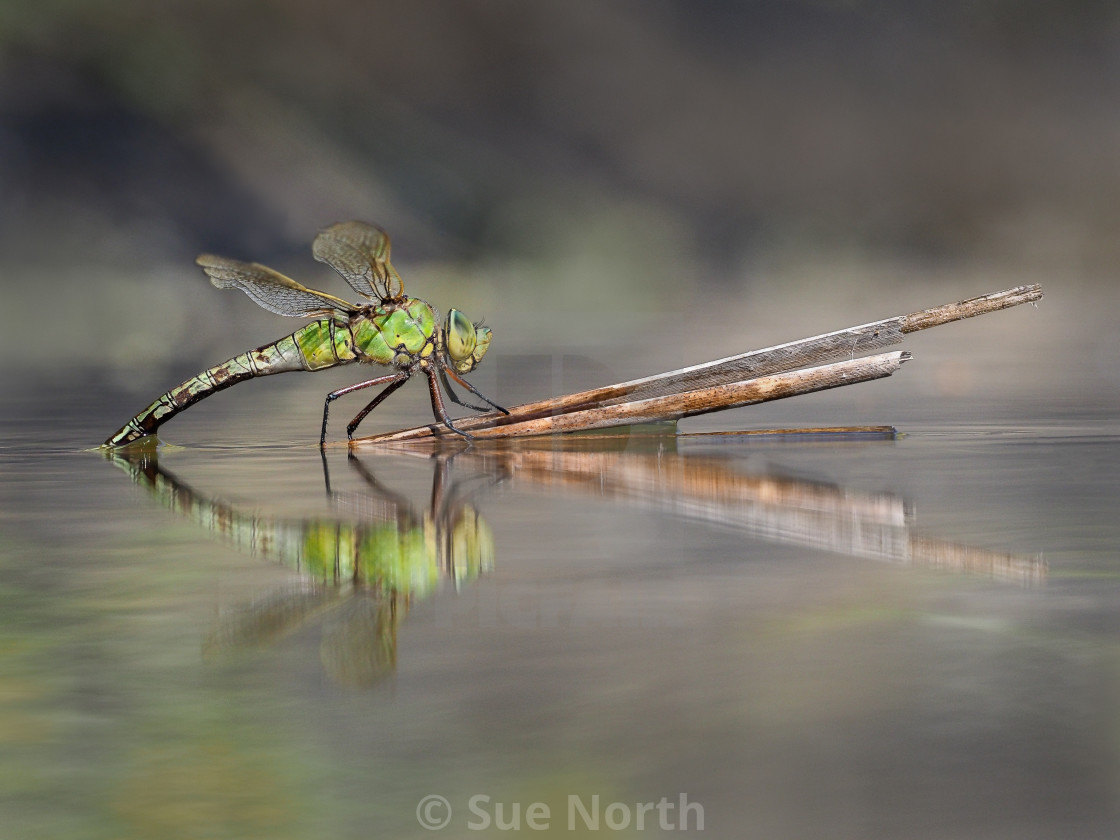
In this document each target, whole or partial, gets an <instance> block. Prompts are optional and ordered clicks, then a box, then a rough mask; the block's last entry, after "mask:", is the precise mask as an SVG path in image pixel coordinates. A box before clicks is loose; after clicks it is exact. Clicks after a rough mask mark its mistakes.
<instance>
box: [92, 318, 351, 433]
mask: <svg viewBox="0 0 1120 840" xmlns="http://www.w3.org/2000/svg"><path fill="white" fill-rule="evenodd" d="M357 358H358V356H357V355H356V353H355V351H354V336H353V334H352V333H351V332H350V327H349V325H348V324H347V323H346V322H345V321H341V320H335V319H333V318H324V319H322V320H319V321H313V322H312V323H310V324H308V325H307V326H305V327H302V328H300V329H298V330H296V331H295V332H294V333H292V334H291V335H288V336H285V337H284V338H282V339H280V340H279V341H274V342H272V343H271V344H265V345H264V346H262V347H258V348H256V349H255V350H249V351H246V352H245V353H241V354H240V355H238V356H234V357H233V358H232V359H229V360H228V361H225V362H222V363H221V364H220V365H214V367H212V368H207V369H206V370H204V371H203V372H202V373H200V374H198V376H192V377H191V378H190V379H188V380H187V381H186V382H183V383H182V384H181V385H177V386H176V387H174V388H172V389H171V390H170V391H168V392H167V393H166V394H163V395H162V396H161V397H160V398H159V399H157V400H156V401H155V402H154V403H152V404H151V405H149V406H148V407H147V408H145V409H144V410H143V411H141V412H140V413H139V414H137V415H136V416H135V417H133V418H132V419H131V420H129V421H128V422H127V423H126V424H125V425H124V426H122V427H121V428H120V429H119V430H117V432H116V434H114V435H112V436H111V437H110V438H109V439H108V440H106V441H105V445H106V446H123V445H124V444H126V443H131V442H132V441H134V440H139V439H140V438H142V437H145V436H146V435H150V434H153V433H155V431H156V430H157V429H158V428H159V427H160V426H162V425H163V424H164V423H166V422H167V421H168V420H170V419H171V418H172V417H174V416H175V415H176V414H178V413H179V412H180V411H183V410H184V409H186V408H189V407H190V406H192V405H194V404H195V403H196V402H198V401H199V400H202V399H205V398H206V397H208V396H210V395H211V394H214V393H217V392H218V391H223V390H225V389H226V388H229V387H230V386H232V385H236V384H237V383H238V382H243V381H244V380H246V379H252V378H254V377H257V376H270V375H272V374H274V373H287V372H289V371H295V370H320V369H321V368H327V367H334V366H335V365H340V364H347V363H349V362H353V361H356V360H357Z"/></svg>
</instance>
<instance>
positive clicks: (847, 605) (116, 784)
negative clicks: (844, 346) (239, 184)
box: [0, 403, 1120, 838]
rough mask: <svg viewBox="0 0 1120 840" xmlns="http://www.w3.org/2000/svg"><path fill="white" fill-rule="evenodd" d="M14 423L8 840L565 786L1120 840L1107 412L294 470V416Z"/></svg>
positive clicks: (940, 832)
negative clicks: (155, 427) (144, 433)
mask: <svg viewBox="0 0 1120 840" xmlns="http://www.w3.org/2000/svg"><path fill="white" fill-rule="evenodd" d="M230 405H233V403H230ZM313 413H314V412H313V411H311V410H310V409H309V410H308V412H307V416H308V417H310V416H311V414H313ZM402 419H404V420H405V422H407V418H402ZM17 421H19V414H18V412H13V413H12V414H10V415H9V417H8V422H7V424H6V426H5V441H4V449H3V453H2V456H0V458H2V460H0V469H2V471H3V478H4V480H3V482H2V483H0V494H2V500H0V511H2V513H0V779H2V784H0V791H2V793H0V796H2V800H0V811H2V813H3V819H4V824H5V826H6V829H5V833H6V834H7V835H8V836H13V837H35V836H42V837H79V838H86V837H89V838H109V837H113V838H120V837H157V836H158V837H167V838H172V837H204V836H205V837H231V838H243V837H251V836H262V837H276V838H282V837H299V838H303V837H325V836H333V837H371V836H395V837H412V836H416V837H421V836H431V832H430V831H429V830H428V829H426V828H425V827H423V826H422V825H421V824H420V823H419V822H418V817H417V808H418V805H420V803H421V801H422V800H423V799H424V797H426V796H429V795H439V796H442V797H444V798H445V799H446V802H447V804H449V805H450V807H451V814H450V823H449V824H448V825H447V827H446V828H444V829H442V831H441V832H440V833H441V834H442V835H443V836H448V837H452V836H454V837H459V836H479V835H486V834H487V833H488V832H489V833H495V834H497V833H503V832H500V831H498V827H497V825H496V823H498V822H499V821H502V820H504V821H505V823H506V824H512V822H513V821H514V819H515V817H517V815H518V814H519V813H520V819H521V820H522V828H527V826H526V825H525V824H524V820H525V809H527V808H528V806H529V805H530V804H531V803H536V802H540V803H544V805H545V806H546V807H547V808H548V813H549V815H550V816H549V819H548V820H547V821H546V822H547V824H548V825H549V826H550V827H551V830H552V831H555V832H557V833H561V832H563V833H565V834H567V835H571V834H575V833H577V832H571V831H569V830H568V829H569V822H568V817H569V811H568V806H569V797H576V798H578V800H579V802H580V803H581V805H582V806H583V807H585V808H588V809H590V808H591V807H592V803H593V802H594V799H593V797H595V796H598V797H599V800H598V801H599V803H600V809H605V808H606V807H607V806H608V805H612V806H613V810H612V811H611V812H610V814H609V815H604V814H602V813H601V815H600V816H601V819H602V820H603V822H601V824H600V830H601V831H606V832H607V833H608V834H618V835H626V836H633V835H635V834H642V833H646V832H648V833H649V834H651V835H653V834H657V833H675V830H676V829H680V828H686V829H690V830H695V829H698V828H699V825H698V821H699V820H701V819H702V821H703V829H704V832H705V833H706V834H708V835H709V836H713V837H743V836H759V837H771V838H773V837H790V838H796V837H809V836H817V837H819V836H828V837H832V838H838V837H839V838H843V837H853V838H854V837H868V836H906V837H930V838H933V837H938V838H941V837H1012V836H1014V837H1019V838H1022V837H1054V836H1082V837H1084V836H1109V835H1111V834H1113V833H1115V831H1116V830H1117V829H1118V828H1120V819H1118V816H1120V815H1118V813H1117V794H1116V791H1117V790H1118V787H1117V782H1118V781H1120V779H1118V768H1120V738H1118V737H1117V731H1118V730H1117V716H1116V700H1117V688H1116V687H1117V685H1118V677H1120V665H1118V663H1120V645H1118V643H1117V629H1118V626H1117V618H1116V616H1117V610H1116V605H1117V603H1118V599H1120V555H1118V554H1117V551H1116V546H1117V544H1118V537H1120V520H1118V518H1117V517H1116V515H1115V499H1116V498H1117V497H1118V492H1117V491H1118V489H1120V488H1118V483H1120V477H1118V476H1120V436H1118V435H1117V428H1116V427H1115V425H1114V424H1113V423H1111V422H1110V421H1109V420H1107V418H1103V419H1102V416H1101V415H1098V414H1094V413H1092V412H1087V411H1086V412H1084V413H1083V414H1082V415H1080V416H1076V417H1072V418H1071V417H1066V418H1064V419H1061V420H1053V421H1046V422H1043V421H1035V422H1033V423H1029V424H1024V423H1022V422H1019V423H1015V424H1010V423H1002V422H1000V423H990V424H986V425H979V424H972V425H964V424H960V423H956V422H949V421H944V422H933V421H927V422H925V423H922V422H913V423H908V424H900V425H899V431H900V433H901V434H900V435H898V436H884V435H869V436H855V437H843V436H841V437H835V436H834V437H827V438H819V437H818V438H812V437H784V438H766V437H761V438H759V437H749V438H705V437H689V438H679V439H674V438H673V437H672V436H666V435H662V436H649V435H639V434H634V435H631V436H629V437H619V438H613V439H607V440H588V441H583V442H577V443H569V444H565V445H561V444H559V443H556V442H550V441H545V442H541V443H537V444H535V445H532V446H521V447H514V448H505V449H498V448H493V447H489V448H488V447H484V446H476V447H475V448H474V449H472V450H470V451H465V452H461V451H459V450H460V449H461V447H458V446H453V447H451V448H445V449H443V450H440V451H439V452H438V453H435V452H433V451H432V450H430V449H428V450H394V451H391V452H380V451H377V452H370V451H361V452H358V453H357V454H356V457H355V458H350V457H348V455H347V452H346V450H345V449H344V448H338V447H333V448H330V449H329V450H328V452H327V455H326V459H325V466H324V460H323V459H321V457H320V453H319V451H318V449H317V448H316V447H315V446H314V445H312V443H313V442H312V441H309V440H306V439H301V435H300V434H299V433H300V431H303V430H301V429H299V428H296V427H298V425H299V424H298V422H296V423H291V421H290V420H289V425H290V426H291V428H289V427H288V426H285V430H284V431H282V432H281V431H279V430H278V427H277V426H276V424H275V422H274V421H266V420H260V421H259V423H258V424H257V425H255V426H254V427H253V428H252V430H249V429H248V428H247V427H246V426H244V425H239V423H237V422H234V423H232V425H229V424H226V423H225V420H224V419H222V418H220V417H219V415H213V419H212V420H211V419H208V415H206V414H204V413H200V419H198V420H192V421H191V423H193V425H190V424H187V423H184V424H183V425H182V427H181V436H178V435H176V434H171V435H167V436H166V437H167V438H168V440H171V441H176V442H181V443H182V444H183V445H180V446H164V447H162V448H161V449H160V450H158V452H150V453H148V454H147V455H144V456H142V457H141V456H137V457H135V458H133V459H132V460H124V459H118V460H117V461H115V462H114V461H113V460H110V459H107V458H105V457H104V456H103V455H101V454H98V453H96V452H90V451H83V450H84V449H85V447H87V446H88V445H89V444H91V443H94V442H96V441H97V440H99V439H100V438H101V437H103V436H104V435H105V434H106V433H107V432H108V431H111V427H113V425H114V421H113V420H109V421H107V422H106V421H105V420H103V418H102V417H101V416H96V417H94V418H91V419H89V420H88V421H81V420H74V421H72V423H73V425H72V426H71V427H67V426H66V425H65V424H61V425H58V426H56V427H55V429H54V431H53V433H52V434H53V437H51V436H48V437H49V439H48V440H47V441H46V442H43V443H39V444H37V445H34V446H33V445H31V444H30V443H29V440H28V437H29V436H28V435H27V434H26V429H27V428H28V427H27V424H26V423H23V422H17ZM177 422H178V421H177ZM388 422H391V421H388ZM83 423H84V425H83ZM261 424H263V425H261ZM403 424H404V423H402V425H403ZM304 425H305V426H306V425H307V424H304ZM102 426H104V428H102ZM311 427H312V431H314V428H313V427H314V423H312V424H311ZM262 430H263V431H262ZM177 438H178V440H177ZM262 441H263V442H262ZM682 796H683V797H685V799H683V800H682V799H681V797H682ZM471 797H488V798H486V799H475V800H474V802H475V808H474V809H473V810H472V809H471V807H470V802H471ZM663 798H664V799H665V800H666V801H667V802H668V803H669V805H672V806H673V807H672V808H666V807H665V806H663V809H662V810H661V811H658V810H656V809H653V810H651V808H653V807H654V806H655V805H656V804H657V803H660V802H661V801H662V799H663ZM682 802H685V803H695V804H696V805H698V806H699V807H698V808H697V807H691V808H689V809H687V810H686V812H685V813H684V814H682V813H681V810H680V807H679V806H680V805H681V803H682ZM437 805H439V803H437ZM499 805H500V806H501V808H502V810H501V811H500V812H499V811H498V806H499ZM643 805H648V806H649V807H647V808H645V809H644V810H643ZM440 807H442V806H440ZM518 809H520V811H519V810H518ZM422 813H423V810H422ZM431 813H432V814H433V815H435V816H438V815H439V813H442V812H439V810H438V808H437V809H436V811H433V812H431ZM541 813H543V812H542V811H540V810H539V809H538V811H537V812H536V814H537V815H538V822H537V824H540V819H539V815H540V814H541ZM639 815H643V816H644V820H645V822H644V827H643V828H642V829H639V826H638V820H639ZM607 816H609V817H610V818H611V819H612V820H613V826H612V824H608V823H607V822H606V818H607ZM487 819H489V820H491V821H492V822H493V823H494V824H491V826H490V828H489V829H486V830H483V831H480V830H475V829H476V828H477V827H479V826H481V825H483V824H484V823H485V822H486V820H487ZM659 820H660V825H659ZM682 820H683V823H682ZM627 823H628V824H627ZM624 824H626V827H625V828H623V827H622V826H623V825H624ZM575 827H576V828H577V829H581V830H582V829H585V828H586V825H585V820H584V818H583V817H582V816H581V814H580V813H579V812H577V813H576V823H575ZM505 833H508V832H505Z"/></svg>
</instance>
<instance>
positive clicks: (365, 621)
mask: <svg viewBox="0 0 1120 840" xmlns="http://www.w3.org/2000/svg"><path fill="white" fill-rule="evenodd" d="M109 457H110V458H111V460H112V461H113V462H114V463H116V464H117V465H118V466H120V467H122V468H123V469H125V470H126V471H127V472H128V473H129V474H130V475H131V477H132V479H133V481H135V482H136V483H137V484H139V485H140V486H142V487H145V488H146V489H147V490H149V492H150V493H151V494H152V495H153V496H154V497H155V498H156V499H158V500H159V502H160V503H161V504H162V505H163V506H164V507H166V508H168V509H170V510H173V511H175V512H176V513H179V514H182V515H184V516H186V517H188V518H189V519H191V520H193V521H194V522H196V523H198V524H199V525H201V526H203V527H204V528H206V529H207V530H208V531H212V532H213V533H215V534H217V535H219V536H220V537H221V538H222V539H223V540H224V541H226V542H228V543H230V544H231V545H233V546H234V547H235V548H237V549H239V550H242V551H245V552H247V553H250V554H253V555H255V556H260V557H263V558H266V559H269V560H272V561H275V562H279V563H282V564H284V565H285V566H287V567H288V568H290V569H293V570H294V571H297V572H299V573H300V576H301V578H300V580H299V581H298V582H297V583H296V584H295V585H294V586H289V587H281V588H279V589H276V590H273V591H272V592H270V593H269V594H267V595H266V596H265V597H263V598H260V599H257V600H254V601H252V602H250V603H246V604H241V605H239V606H237V607H235V608H234V609H232V610H229V611H227V612H226V613H224V614H222V615H221V616H220V618H219V621H218V623H217V625H216V626H215V627H214V629H213V630H212V632H211V633H210V634H209V636H208V637H207V639H206V640H205V642H204V645H203V648H204V653H205V654H206V655H207V656H210V657H214V656H221V655H224V654H228V653H232V652H236V651H238V650H243V649H247V648H256V647H262V646H266V645H268V644H271V643H272V642H274V641H276V640H278V639H280V638H282V637H284V636H286V635H288V634H290V633H292V632H294V631H296V630H298V629H300V628H301V627H303V626H305V625H306V624H308V623H310V622H312V621H321V622H322V625H323V629H324V636H323V645H322V653H321V659H322V662H323V665H324V667H325V668H326V669H327V671H328V672H329V673H330V675H331V677H332V678H333V679H335V680H336V681H338V682H340V683H343V684H353V685H370V684H372V683H374V682H376V681H377V680H379V679H380V678H381V677H383V676H385V675H386V674H388V673H390V672H391V671H392V670H393V669H394V667H395V665H396V647H397V629H398V626H399V624H400V622H401V621H402V619H403V618H404V616H405V615H407V613H408V609H409V607H410V606H411V604H412V603H413V602H415V601H417V600H421V599H423V598H426V597H428V596H429V595H431V594H432V593H434V592H435V591H436V590H437V589H438V588H439V587H440V586H441V584H443V583H444V582H451V583H452V584H453V585H454V586H456V587H459V586H461V585H462V584H464V583H466V582H468V581H471V580H474V579H475V578H477V577H479V576H480V575H483V574H485V573H487V572H488V571H490V570H491V569H492V568H493V565H494V538H493V534H492V533H491V531H490V526H489V525H488V524H487V522H486V520H485V519H483V517H482V516H480V515H479V513H478V511H477V510H476V509H475V508H474V507H473V506H472V505H471V504H470V503H469V501H468V499H469V498H470V496H471V495H473V493H474V492H477V490H479V489H482V488H481V487H474V489H473V490H472V489H471V485H472V483H473V484H478V483H479V482H481V483H482V485H483V486H485V485H488V484H492V483H493V481H494V480H496V479H495V478H494V477H490V476H485V475H484V476H477V475H476V476H473V477H469V478H466V479H462V480H458V481H454V482H453V481H451V480H450V479H449V473H450V464H449V459H447V458H441V459H437V460H436V465H435V470H434V472H433V477H432V492H431V500H430V504H429V506H428V508H427V509H425V510H423V511H418V510H417V509H416V507H415V506H414V505H413V504H412V503H411V502H410V501H409V500H408V499H407V498H406V497H404V496H403V495H401V494H399V493H396V492H394V491H392V490H391V489H389V488H387V487H385V486H384V485H383V484H382V483H381V482H380V481H379V480H378V479H377V478H376V477H375V476H374V474H373V472H372V471H371V470H370V469H369V468H368V467H367V466H366V465H365V464H364V463H362V462H361V461H360V460H358V458H357V457H355V456H354V455H352V454H351V455H350V456H349V457H348V463H349V465H350V467H351V468H352V470H353V472H354V473H355V474H356V475H357V476H358V477H359V478H360V480H361V482H362V484H364V485H365V490H363V491H361V492H341V491H337V490H334V489H332V486H331V479H330V471H329V466H328V464H327V458H326V455H325V454H324V455H323V457H322V461H323V479H324V484H325V487H326V493H327V498H328V501H329V503H330V506H331V508H332V510H333V513H334V514H335V515H333V516H322V517H308V518H302V519H301V518H284V517H278V516H277V517H274V516H267V515H260V514H258V513H253V512H246V511H242V510H239V509H238V508H237V507H236V506H234V505H232V504H230V503H229V502H227V501H224V500H222V499H219V498H216V497H210V496H207V495H205V494H203V493H201V492H199V491H197V490H195V489H194V488H192V487H191V486H190V485H188V484H186V483H185V482H183V481H181V480H180V479H179V478H178V477H177V476H175V475H174V474H173V473H172V472H170V471H169V470H167V469H166V468H165V467H163V466H161V465H160V463H159V458H158V455H157V453H156V451H155V449H154V448H151V449H148V450H146V451H134V450H118V451H115V452H113V453H111V454H110V456H109Z"/></svg>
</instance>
